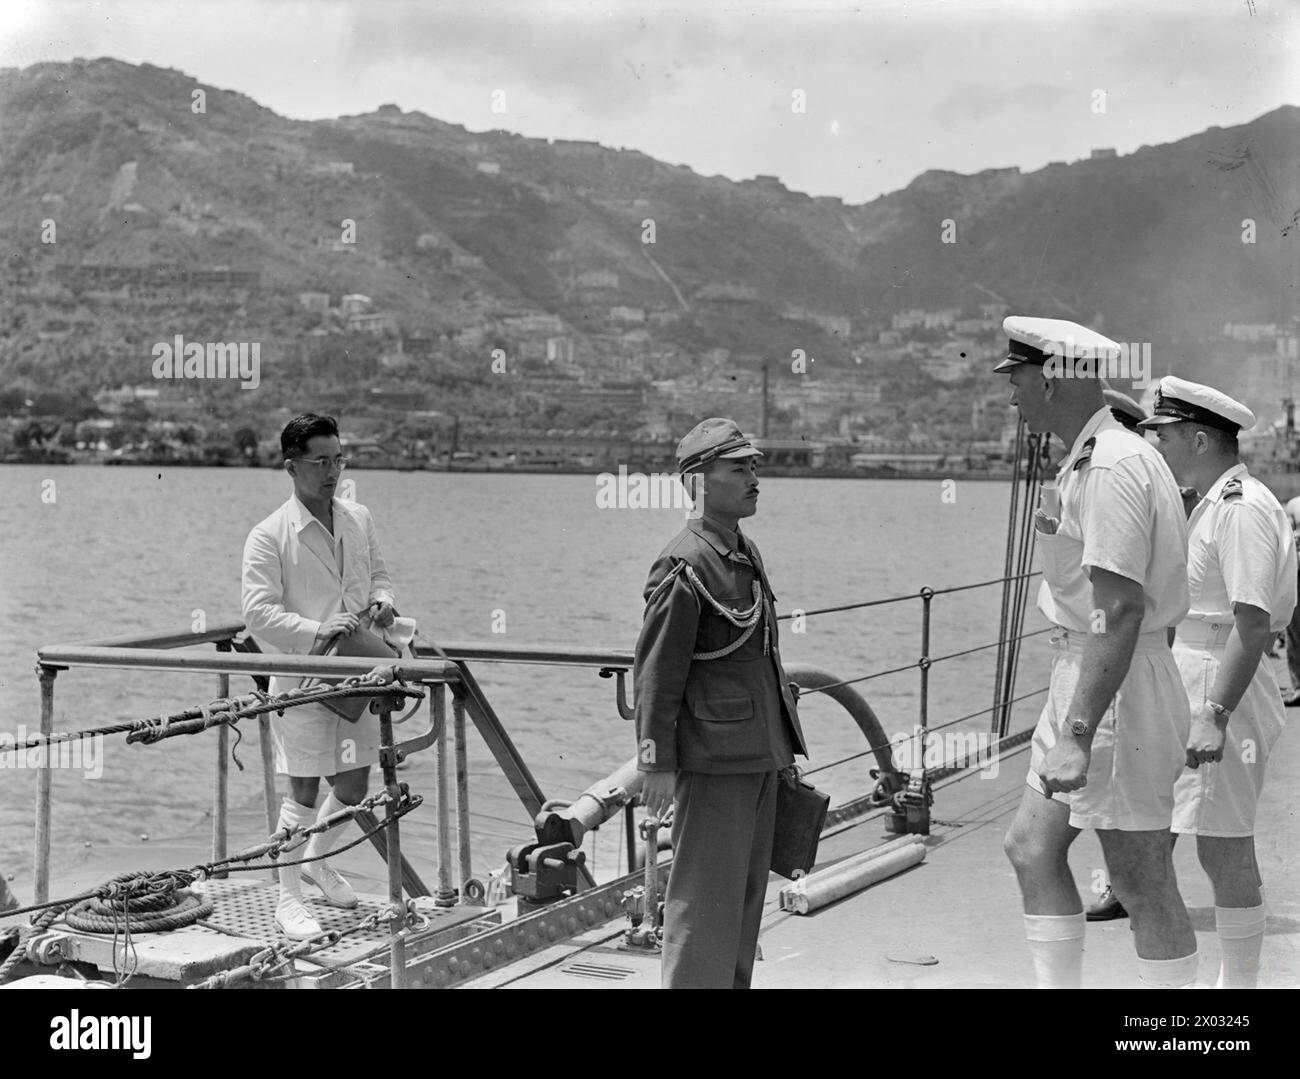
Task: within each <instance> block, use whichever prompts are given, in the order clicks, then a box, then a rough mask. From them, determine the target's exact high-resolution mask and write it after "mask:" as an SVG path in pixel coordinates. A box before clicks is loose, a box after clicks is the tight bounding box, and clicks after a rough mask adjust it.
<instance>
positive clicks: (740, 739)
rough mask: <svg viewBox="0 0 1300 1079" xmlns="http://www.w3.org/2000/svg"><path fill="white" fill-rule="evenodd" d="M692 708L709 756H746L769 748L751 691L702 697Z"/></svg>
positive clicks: (727, 758) (730, 758)
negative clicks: (749, 692) (750, 694)
mask: <svg viewBox="0 0 1300 1079" xmlns="http://www.w3.org/2000/svg"><path fill="white" fill-rule="evenodd" d="M691 712H692V715H693V716H694V718H695V724H694V726H695V731H694V734H695V736H696V738H697V740H698V742H699V748H700V749H701V750H702V751H703V753H704V755H705V756H707V757H708V758H709V759H711V760H714V761H735V760H746V759H748V758H751V757H758V756H761V755H762V754H763V753H765V752H766V751H767V740H766V732H765V729H764V727H763V723H762V719H761V717H760V716H759V715H757V713H756V710H755V708H754V700H753V698H752V697H750V696H749V694H748V693H742V694H736V693H735V691H734V690H732V692H731V694H729V695H728V696H711V697H706V698H700V699H698V700H696V702H695V703H694V705H693V706H692V708H691Z"/></svg>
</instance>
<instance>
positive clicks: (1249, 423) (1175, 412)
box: [1138, 375, 1255, 435]
mask: <svg viewBox="0 0 1300 1079" xmlns="http://www.w3.org/2000/svg"><path fill="white" fill-rule="evenodd" d="M1164 423H1198V424H1200V425H1201V426H1203V427H1214V428H1216V429H1218V430H1220V431H1227V432H1228V433H1229V434H1231V435H1235V434H1236V433H1237V432H1238V431H1248V430H1250V428H1252V427H1254V426H1255V413H1253V412H1251V410H1250V409H1248V408H1247V407H1246V406H1245V405H1243V404H1242V403H1241V402H1240V401H1234V400H1233V399H1232V398H1231V397H1229V396H1228V395H1227V394H1226V393H1221V392H1220V391H1219V390H1216V389H1215V388H1214V387H1213V386H1203V385H1201V383H1199V382H1188V381H1187V379H1185V378H1177V377H1176V376H1174V375H1165V377H1164V378H1162V379H1161V380H1160V383H1159V385H1157V386H1156V407H1155V408H1154V409H1153V410H1152V414H1151V417H1150V419H1145V420H1143V421H1142V422H1141V423H1140V424H1138V426H1139V427H1159V426H1160V425H1161V424H1164Z"/></svg>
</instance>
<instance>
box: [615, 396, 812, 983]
mask: <svg viewBox="0 0 1300 1079" xmlns="http://www.w3.org/2000/svg"><path fill="white" fill-rule="evenodd" d="M759 456H761V454H760V452H759V451H758V450H757V449H755V448H754V446H753V445H752V444H751V443H750V442H749V440H748V439H747V438H745V436H744V435H743V434H742V433H741V430H740V428H739V427H738V426H736V424H735V423H733V422H732V421H731V420H726V419H708V420H704V421H703V422H702V423H700V424H699V425H698V426H696V427H695V428H694V429H693V430H692V431H691V432H690V433H689V434H687V435H686V437H685V438H683V439H682V440H681V442H680V443H679V445H678V447H677V465H678V469H679V471H680V472H681V473H682V482H683V483H685V484H687V485H688V489H690V488H691V487H694V491H693V492H692V494H693V498H694V512H693V514H692V517H691V519H690V520H689V521H688V522H687V525H686V527H685V528H684V529H682V531H681V532H680V533H678V535H677V536H676V537H674V538H673V540H672V541H671V542H670V543H669V544H668V546H667V547H665V548H664V550H663V552H662V553H661V554H660V555H659V557H658V558H657V559H656V560H655V563H654V565H653V566H652V567H651V569H650V576H649V579H648V580H647V581H646V586H645V600H646V605H645V617H644V621H643V623H642V627H641V633H640V636H639V637H638V638H637V643H636V659H635V664H634V678H635V709H636V732H637V743H638V761H639V764H638V767H639V769H640V770H641V771H643V772H645V773H647V775H646V777H645V787H644V790H643V792H642V801H643V802H644V803H645V805H646V807H647V808H648V809H649V811H650V813H651V814H653V815H655V816H657V817H660V818H662V817H663V815H664V814H665V813H666V812H667V810H668V809H669V807H670V806H672V807H674V813H673V820H672V841H673V865H672V871H671V873H670V875H669V879H668V890H667V895H666V905H665V915H664V949H663V986H664V988H666V989H688V988H695V989H728V988H737V989H744V988H748V987H749V984H750V979H751V976H752V973H753V967H754V955H755V951H756V948H757V943H758V931H759V922H760V919H761V917H762V913H763V900H764V896H765V894H766V891H767V879H768V872H769V867H770V864H771V857H772V837H773V830H774V826H775V811H776V793H777V772H778V771H779V770H780V769H782V768H785V767H787V766H788V765H791V764H792V763H793V761H794V756H793V754H794V753H799V754H802V755H804V756H806V755H807V749H806V747H805V745H804V739H803V733H802V731H801V730H800V727H799V719H798V716H797V714H796V711H795V702H794V698H793V696H792V694H791V692H790V689H789V687H788V686H787V684H786V679H785V674H784V672H783V670H782V668H781V657H780V654H779V652H778V651H777V632H776V630H777V624H776V612H775V607H774V600H775V597H774V596H773V595H772V589H771V586H770V585H769V584H768V580H767V574H766V573H765V571H764V569H763V561H762V559H761V558H760V557H759V553H758V548H757V547H755V546H754V542H753V541H752V540H751V539H749V538H748V537H747V536H745V535H744V534H743V533H742V532H741V530H740V521H741V519H742V518H745V517H751V516H753V514H754V512H755V510H756V509H757V506H758V478H757V471H756V467H755V462H756V460H757V458H758V457H759Z"/></svg>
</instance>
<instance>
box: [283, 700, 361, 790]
mask: <svg viewBox="0 0 1300 1079" xmlns="http://www.w3.org/2000/svg"><path fill="white" fill-rule="evenodd" d="M271 746H272V748H273V750H274V757H275V770H276V772H277V773H279V774H280V775H289V776H294V777H307V776H335V775H338V774H339V773H340V772H350V771H352V770H353V769H355V768H364V767H366V766H367V765H371V764H375V763H376V762H377V761H378V760H379V717H378V716H377V715H375V713H374V712H372V711H370V709H369V708H367V709H366V710H365V711H364V712H362V713H361V718H360V719H358V720H357V721H356V722H355V723H349V722H348V721H347V720H346V719H344V718H343V717H342V716H339V715H338V714H336V713H334V712H331V711H330V710H329V709H328V708H326V707H325V706H324V705H323V704H304V705H301V706H299V707H298V708H289V709H286V710H285V713H284V715H283V716H279V715H276V714H275V713H274V712H272V713H271Z"/></svg>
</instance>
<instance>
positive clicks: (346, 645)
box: [299, 626, 401, 723]
mask: <svg viewBox="0 0 1300 1079" xmlns="http://www.w3.org/2000/svg"><path fill="white" fill-rule="evenodd" d="M308 655H313V656H315V655H326V656H368V657H369V656H373V657H374V658H375V659H397V658H398V656H399V655H401V653H400V652H398V651H397V650H396V649H394V648H393V647H392V645H390V644H389V643H388V642H387V641H385V640H384V639H383V638H382V637H381V636H379V634H377V633H372V632H371V631H370V630H368V629H366V628H365V627H364V626H358V627H357V628H356V629H355V630H353V632H352V633H350V634H348V635H347V636H346V637H344V636H342V635H341V634H340V635H338V636H334V637H331V638H330V639H329V641H328V643H325V644H324V645H323V646H320V645H318V646H317V647H315V648H313V649H312V650H311V652H309V653H308ZM342 681H343V679H342V678H311V677H308V678H304V679H303V680H302V682H301V683H299V684H300V685H301V687H302V688H304V689H306V688H308V687H310V686H312V685H324V686H337V685H338V684H339V683H340V682H342ZM370 701H371V698H370V697H336V698H334V699H333V700H330V701H321V702H320V703H321V704H323V705H324V706H325V707H326V708H328V709H329V710H330V711H331V712H334V713H335V714H336V715H340V716H342V717H343V718H344V719H346V720H347V721H348V722H349V723H355V722H356V721H357V720H359V719H360V718H361V716H362V714H363V713H364V712H365V710H366V708H367V707H368V706H369V704H370Z"/></svg>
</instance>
